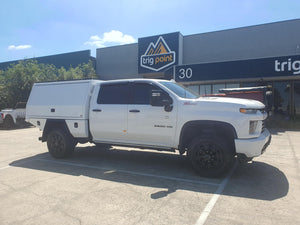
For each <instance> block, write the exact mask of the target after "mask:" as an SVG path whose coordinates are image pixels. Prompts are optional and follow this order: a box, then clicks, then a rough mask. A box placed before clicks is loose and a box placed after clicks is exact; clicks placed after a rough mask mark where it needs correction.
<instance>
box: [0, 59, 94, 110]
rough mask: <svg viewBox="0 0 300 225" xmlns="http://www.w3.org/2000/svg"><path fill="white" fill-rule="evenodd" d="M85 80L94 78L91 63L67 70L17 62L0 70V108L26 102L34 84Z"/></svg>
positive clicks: (34, 62)
mask: <svg viewBox="0 0 300 225" xmlns="http://www.w3.org/2000/svg"><path fill="white" fill-rule="evenodd" d="M87 78H92V79H93V78H96V71H95V69H94V66H93V63H92V62H91V61H90V62H89V63H84V64H81V65H79V66H77V67H75V68H72V67H70V68H69V69H67V70H66V69H65V68H63V67H62V68H60V69H57V68H56V67H55V66H54V65H50V64H42V63H38V62H37V61H36V60H32V59H30V60H23V61H19V62H18V63H17V64H12V65H10V66H9V67H8V68H7V69H6V70H4V71H1V70H0V108H6V107H14V106H15V104H16V103H17V102H20V101H23V102H26V101H27V100H28V97H29V94H30V91H31V88H32V86H33V84H34V83H36V82H45V81H56V80H73V79H87Z"/></svg>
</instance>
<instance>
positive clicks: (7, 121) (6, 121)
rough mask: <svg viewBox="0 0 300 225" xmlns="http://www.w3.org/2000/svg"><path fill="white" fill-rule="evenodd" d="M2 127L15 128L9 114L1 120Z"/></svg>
mask: <svg viewBox="0 0 300 225" xmlns="http://www.w3.org/2000/svg"><path fill="white" fill-rule="evenodd" d="M3 127H4V128H5V129H13V128H15V123H14V120H13V118H12V117H11V116H9V115H7V116H6V117H5V119H4V121H3Z"/></svg>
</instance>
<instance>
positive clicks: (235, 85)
mask: <svg viewBox="0 0 300 225" xmlns="http://www.w3.org/2000/svg"><path fill="white" fill-rule="evenodd" d="M239 87H240V84H226V88H239Z"/></svg>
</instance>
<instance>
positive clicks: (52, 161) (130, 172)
mask: <svg viewBox="0 0 300 225" xmlns="http://www.w3.org/2000/svg"><path fill="white" fill-rule="evenodd" d="M36 160H38V161H44V162H51V163H55V164H61V165H68V166H76V167H83V168H91V169H98V170H107V171H115V172H121V173H127V174H133V175H140V176H146V177H154V178H161V179H167V180H173V181H181V182H189V183H195V184H204V185H211V186H219V185H220V184H217V183H213V182H206V181H199V180H190V179H184V178H177V177H169V176H161V175H156V174H149V173H141V172H136V171H130V170H122V169H121V170H120V169H116V170H114V169H111V168H105V167H99V166H92V165H86V164H80V163H71V162H65V161H55V160H49V159H36Z"/></svg>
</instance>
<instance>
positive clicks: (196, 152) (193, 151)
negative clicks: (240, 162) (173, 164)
mask: <svg viewBox="0 0 300 225" xmlns="http://www.w3.org/2000/svg"><path fill="white" fill-rule="evenodd" d="M229 146H230V145H228V144H227V143H226V142H225V141H224V140H222V139H218V138H215V137H197V138H195V139H194V140H193V141H192V142H191V144H190V146H189V148H188V158H189V160H190V161H191V164H192V167H193V168H194V170H195V171H196V172H197V173H198V174H200V175H201V176H206V177H216V176H221V175H223V174H224V173H226V172H227V171H228V170H229V168H230V167H231V166H232V163H233V159H234V153H233V151H232V149H230V147H229Z"/></svg>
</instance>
